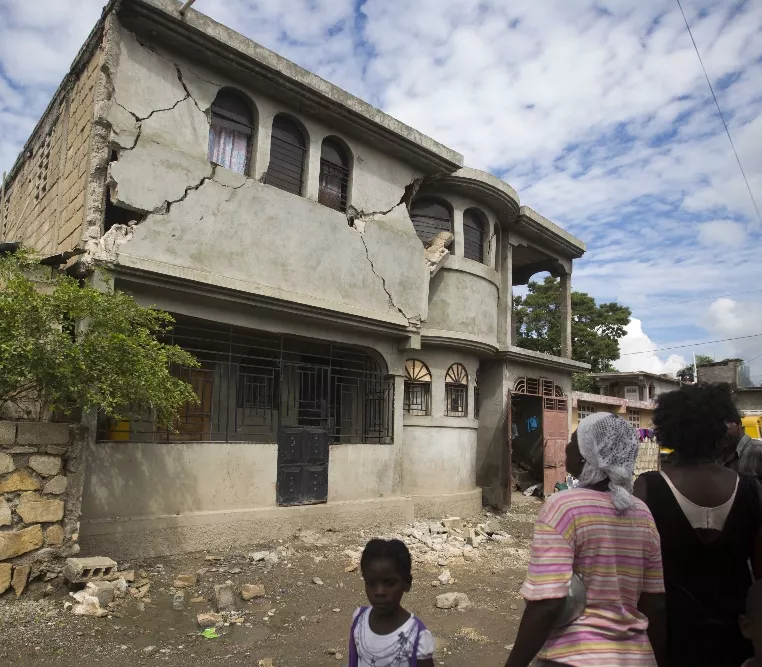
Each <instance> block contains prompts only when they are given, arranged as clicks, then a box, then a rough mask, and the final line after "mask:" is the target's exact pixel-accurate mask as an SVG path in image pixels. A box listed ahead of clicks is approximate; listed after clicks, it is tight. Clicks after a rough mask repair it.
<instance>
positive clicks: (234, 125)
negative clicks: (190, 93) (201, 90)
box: [209, 88, 254, 174]
mask: <svg viewBox="0 0 762 667" xmlns="http://www.w3.org/2000/svg"><path fill="white" fill-rule="evenodd" d="M253 128H254V119H253V117H252V113H251V107H250V106H249V103H248V102H247V101H246V100H245V99H244V98H243V97H242V96H241V95H240V94H239V93H237V92H235V91H233V90H227V89H224V88H223V89H222V90H220V92H219V93H217V97H216V98H215V99H214V102H213V103H212V123H211V127H210V128H209V161H210V162H214V164H218V165H220V166H221V167H225V168H226V169H230V170H232V171H235V172H238V173H239V174H245V173H247V171H248V169H249V155H250V154H251V138H252V136H253V133H254V129H253Z"/></svg>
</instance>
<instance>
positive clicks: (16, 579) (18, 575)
mask: <svg viewBox="0 0 762 667" xmlns="http://www.w3.org/2000/svg"><path fill="white" fill-rule="evenodd" d="M31 571H32V566H31V565H17V566H16V567H14V568H13V579H11V586H13V591H14V592H15V593H16V597H21V594H22V593H23V592H24V589H25V588H26V584H27V582H28V581H29V573H30V572H31Z"/></svg>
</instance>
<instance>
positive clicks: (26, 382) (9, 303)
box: [0, 252, 198, 425]
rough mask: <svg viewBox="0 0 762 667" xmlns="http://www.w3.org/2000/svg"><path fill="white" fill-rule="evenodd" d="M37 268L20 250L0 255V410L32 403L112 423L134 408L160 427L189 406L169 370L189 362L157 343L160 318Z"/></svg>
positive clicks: (118, 296)
mask: <svg viewBox="0 0 762 667" xmlns="http://www.w3.org/2000/svg"><path fill="white" fill-rule="evenodd" d="M45 271H46V270H44V269H43V267H40V266H39V265H38V264H36V262H35V261H34V260H33V258H32V257H31V256H29V255H28V254H27V253H25V252H19V253H16V254H14V255H6V256H4V257H0V408H2V406H3V405H4V404H9V403H10V404H16V405H17V406H22V405H26V404H28V402H29V401H30V400H31V401H33V402H35V403H39V404H40V405H44V406H47V407H49V408H51V409H55V410H61V411H64V412H68V411H70V410H71V409H72V408H74V407H77V408H82V409H83V410H88V409H91V408H98V409H99V410H102V411H103V412H104V413H105V414H106V415H108V416H109V417H113V418H117V419H118V418H120V417H124V416H127V415H128V414H129V413H130V408H131V406H136V405H140V406H141V408H142V409H145V408H149V409H151V410H152V411H153V412H154V414H155V415H156V418H157V421H158V422H159V423H161V424H163V425H169V424H171V423H172V422H173V421H174V420H175V418H176V416H177V413H178V410H179V408H180V406H182V405H183V404H184V403H186V402H188V401H191V402H195V401H197V398H196V395H195V393H194V391H193V389H192V388H191V386H190V385H189V384H187V383H185V382H183V381H182V380H180V379H178V378H176V377H173V376H172V374H171V372H170V369H171V367H172V366H175V365H178V366H190V367H197V366H198V362H197V361H196V360H195V358H194V357H193V355H191V354H189V353H188V352H185V351H184V350H182V349H181V348H179V347H177V346H175V345H167V344H165V343H163V342H161V340H160V339H159V338H160V337H161V335H163V334H165V333H167V332H168V331H169V330H170V329H171V325H172V324H173V319H172V317H171V316H170V315H169V314H168V313H164V312H162V311H159V310H156V309H153V308H144V307H142V306H140V305H139V304H138V303H136V301H135V300H134V299H133V298H132V297H131V296H129V295H128V294H125V293H123V292H114V291H107V292H102V291H99V290H97V289H95V288H94V287H91V286H89V285H80V284H79V282H78V281H77V280H75V279H74V278H71V277H68V276H65V275H52V276H51V275H50V270H49V269H48V270H47V274H46V273H45Z"/></svg>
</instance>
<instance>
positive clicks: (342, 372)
mask: <svg viewBox="0 0 762 667" xmlns="http://www.w3.org/2000/svg"><path fill="white" fill-rule="evenodd" d="M175 319H176V324H175V326H174V327H173V330H172V332H171V333H170V334H169V335H168V336H167V337H166V341H167V342H171V343H174V344H176V345H179V346H180V347H182V348H183V349H186V350H188V351H189V352H192V353H193V354H194V356H195V357H196V358H197V359H198V360H199V363H200V367H199V368H182V367H178V368H173V369H172V374H173V375H175V376H176V377H180V378H182V379H183V380H185V381H186V382H188V383H189V384H190V385H191V386H192V387H193V389H194V391H195V393H196V395H197V397H198V402H196V403H188V404H186V405H185V406H183V407H182V408H181V410H180V412H179V415H178V419H177V422H176V423H175V425H174V429H162V428H159V427H158V425H157V424H156V422H155V421H154V420H153V417H152V413H151V410H150V409H141V407H140V406H135V407H134V409H133V410H132V411H130V415H129V418H128V419H126V420H123V421H121V422H116V423H115V422H113V421H112V420H108V419H105V418H104V417H103V416H102V415H101V417H100V419H99V424H98V439H99V440H132V441H134V442H167V441H172V442H192V441H212V442H262V443H274V442H276V441H277V438H278V434H279V433H280V432H281V431H282V429H283V428H289V427H295V426H305V427H310V428H317V429H322V430H324V431H325V432H326V433H327V434H328V436H329V439H330V441H331V442H335V443H376V444H386V443H391V442H392V441H393V435H394V382H393V379H391V378H389V376H388V375H387V374H386V370H385V368H383V367H382V365H381V363H380V362H379V361H378V360H377V359H376V358H375V357H373V356H371V355H370V354H368V353H367V352H366V351H365V350H362V349H359V348H354V347H351V346H345V345H340V344H337V343H332V342H328V341H319V340H312V339H306V338H299V337H296V336H287V335H282V334H272V333H264V332H260V331H253V330H250V329H244V328H242V327H235V326H230V325H226V324H219V323H216V322H210V321H205V320H199V319H196V318H190V317H184V316H181V315H175Z"/></svg>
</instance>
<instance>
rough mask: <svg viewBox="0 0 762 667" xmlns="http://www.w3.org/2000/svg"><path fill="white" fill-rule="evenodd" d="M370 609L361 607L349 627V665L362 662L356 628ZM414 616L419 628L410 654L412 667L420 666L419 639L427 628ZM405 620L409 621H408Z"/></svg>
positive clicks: (355, 666) (356, 664)
mask: <svg viewBox="0 0 762 667" xmlns="http://www.w3.org/2000/svg"><path fill="white" fill-rule="evenodd" d="M368 609H370V607H360V613H359V614H357V616H356V617H355V619H354V620H353V621H352V627H351V628H350V629H349V667H358V665H359V662H360V659H359V658H358V656H357V646H355V630H356V629H357V624H358V623H359V622H360V619H361V618H362V615H363V614H364V613H365V612H366V611H367V610H368ZM413 618H414V619H415V624H416V627H417V628H418V632H416V633H415V640H414V641H413V651H412V653H411V654H410V661H409V663H408V664H409V666H410V667H418V641H419V640H420V638H421V633H422V632H423V631H424V630H425V629H426V626H425V625H424V624H423V621H422V620H421V619H420V618H418V617H417V616H415V615H414V616H413ZM405 622H406V623H407V621H405Z"/></svg>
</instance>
